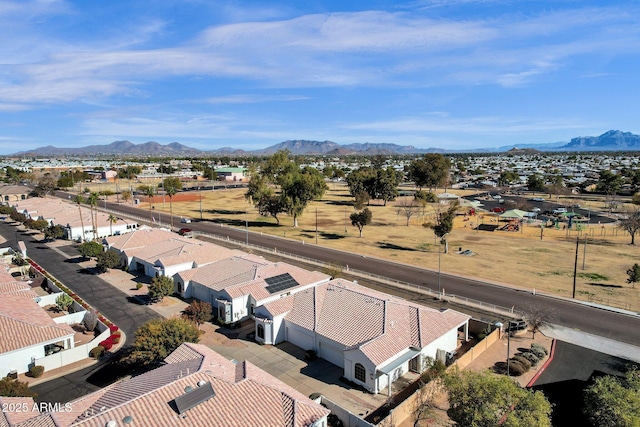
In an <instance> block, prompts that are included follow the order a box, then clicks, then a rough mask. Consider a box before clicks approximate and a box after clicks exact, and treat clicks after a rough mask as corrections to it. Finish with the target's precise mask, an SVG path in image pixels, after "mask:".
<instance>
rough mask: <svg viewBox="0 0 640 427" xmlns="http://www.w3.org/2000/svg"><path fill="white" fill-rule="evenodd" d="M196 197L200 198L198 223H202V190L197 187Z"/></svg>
mask: <svg viewBox="0 0 640 427" xmlns="http://www.w3.org/2000/svg"><path fill="white" fill-rule="evenodd" d="M198 195H199V196H200V221H202V189H201V188H200V187H199V186H198Z"/></svg>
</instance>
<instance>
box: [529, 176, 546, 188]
mask: <svg viewBox="0 0 640 427" xmlns="http://www.w3.org/2000/svg"><path fill="white" fill-rule="evenodd" d="M527 188H528V189H529V190H530V191H533V192H534V193H535V192H536V191H545V189H546V187H545V185H544V178H543V177H542V176H541V175H539V174H537V173H533V174H531V175H529V177H528V178H527Z"/></svg>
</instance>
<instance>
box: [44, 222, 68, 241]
mask: <svg viewBox="0 0 640 427" xmlns="http://www.w3.org/2000/svg"><path fill="white" fill-rule="evenodd" d="M62 237H64V227H63V226H61V225H59V224H56V225H50V226H48V227H47V228H45V229H44V238H45V239H47V240H56V239H61V238H62Z"/></svg>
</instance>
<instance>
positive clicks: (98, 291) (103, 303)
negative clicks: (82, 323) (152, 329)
mask: <svg viewBox="0 0 640 427" xmlns="http://www.w3.org/2000/svg"><path fill="white" fill-rule="evenodd" d="M0 234H2V235H3V236H4V237H5V238H6V239H7V241H8V243H9V244H10V245H11V246H12V247H14V248H15V247H17V245H16V239H19V240H22V241H24V243H25V244H26V246H27V255H28V256H29V257H30V258H32V259H33V260H34V261H36V262H37V263H38V264H40V265H41V266H42V267H44V268H45V269H46V270H47V271H48V272H49V273H51V274H52V275H53V276H54V277H56V278H57V279H58V280H60V281H61V282H62V283H63V284H64V285H65V286H67V287H69V288H70V289H72V290H73V291H74V292H75V293H76V294H78V295H79V296H80V297H81V298H82V299H83V300H84V301H86V302H87V303H89V304H90V305H91V306H92V307H93V308H95V309H96V310H98V311H99V312H100V313H102V314H104V315H105V316H106V317H107V318H108V319H109V320H111V321H112V322H113V323H115V324H116V325H118V327H119V328H120V329H122V330H123V331H124V333H125V334H126V335H127V341H126V343H127V344H130V343H131V342H132V340H133V338H134V333H135V331H136V329H137V328H138V326H140V325H141V324H142V323H144V322H146V321H147V320H150V319H154V318H157V317H159V316H158V314H157V313H156V312H155V311H153V310H151V309H149V308H148V307H145V306H140V305H136V304H133V303H131V302H129V300H128V299H127V295H126V294H125V293H123V292H121V291H120V290H119V289H117V288H115V287H113V286H111V285H110V284H109V283H107V282H105V281H104V280H102V279H101V278H100V277H98V276H94V275H91V274H86V273H82V272H81V270H82V268H81V267H79V266H78V264H77V263H75V262H73V259H67V258H66V257H64V256H63V255H61V254H60V253H58V252H56V251H54V250H52V249H51V248H49V247H47V246H46V245H45V244H43V243H41V242H40V241H37V240H35V239H34V238H33V236H31V235H29V234H28V233H21V232H19V231H17V228H16V227H15V226H12V225H9V224H7V223H6V222H4V221H0ZM64 250H65V251H67V252H68V254H69V255H71V256H76V257H77V256H79V254H78V252H77V251H76V250H75V249H73V248H72V247H70V246H67V247H65V249H64ZM116 357H117V356H115V357H114V358H116ZM113 369H114V367H113V366H112V365H111V364H110V363H109V361H102V362H100V363H98V364H97V365H94V366H91V367H89V368H86V369H82V370H80V371H77V372H74V373H72V374H69V375H66V376H65V377H61V378H57V379H53V380H51V381H47V382H46V383H42V384H39V385H36V386H34V387H33V390H34V391H35V392H36V393H38V400H40V401H42V402H68V401H70V400H73V399H75V398H78V397H81V396H84V395H85V394H87V393H90V392H92V391H95V390H97V389H98V388H100V387H102V386H104V385H106V384H108V383H110V382H112V381H113V380H115V379H116V378H117V377H118V373H117V372H114V371H113Z"/></svg>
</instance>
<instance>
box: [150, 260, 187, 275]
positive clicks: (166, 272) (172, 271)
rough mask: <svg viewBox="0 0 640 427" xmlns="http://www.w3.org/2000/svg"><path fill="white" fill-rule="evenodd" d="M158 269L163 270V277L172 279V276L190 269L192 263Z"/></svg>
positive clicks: (162, 266)
mask: <svg viewBox="0 0 640 427" xmlns="http://www.w3.org/2000/svg"><path fill="white" fill-rule="evenodd" d="M160 267H161V268H162V269H163V270H164V275H165V276H169V277H173V275H174V274H176V273H179V272H181V271H185V270H190V269H192V268H193V261H189V262H183V263H181V264H175V265H168V266H164V265H161V266H160ZM154 275H155V273H154Z"/></svg>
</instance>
